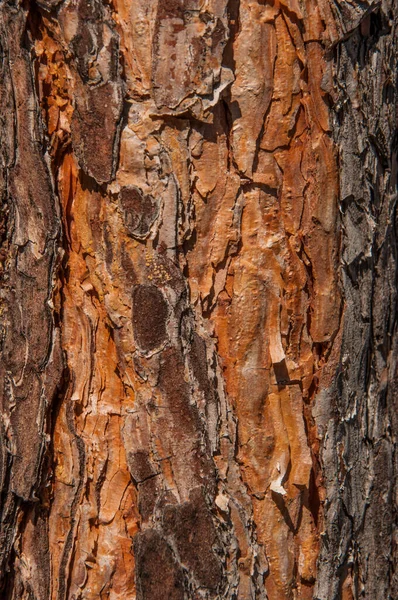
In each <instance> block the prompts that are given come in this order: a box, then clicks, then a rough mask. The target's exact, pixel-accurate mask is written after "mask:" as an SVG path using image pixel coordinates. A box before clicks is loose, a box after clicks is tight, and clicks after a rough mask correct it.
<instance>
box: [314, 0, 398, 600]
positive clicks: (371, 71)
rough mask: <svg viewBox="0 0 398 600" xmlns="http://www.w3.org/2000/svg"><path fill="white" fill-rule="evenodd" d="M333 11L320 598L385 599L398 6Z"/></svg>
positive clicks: (391, 559) (391, 519)
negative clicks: (331, 272)
mask: <svg viewBox="0 0 398 600" xmlns="http://www.w3.org/2000/svg"><path fill="white" fill-rule="evenodd" d="M337 7H338V9H339V13H340V16H341V36H342V38H343V39H341V40H338V41H336V46H335V48H334V50H333V54H334V61H335V65H336V75H335V85H336V89H337V91H338V97H337V102H336V105H335V108H334V111H335V117H334V136H335V140H336V143H337V146H338V149H339V162H340V213H341V221H342V240H343V247H342V257H341V259H342V271H341V273H342V285H343V289H344V296H345V311H344V326H343V339H342V349H341V358H340V366H339V369H338V372H337V373H336V376H335V380H334V382H333V385H332V386H331V388H330V390H329V392H328V395H327V396H326V397H325V398H324V401H323V402H322V405H321V406H320V409H319V417H318V419H317V421H318V424H319V427H320V428H322V430H323V431H324V437H325V442H324V445H323V451H322V460H323V473H324V477H325V484H326V492H327V501H326V504H325V509H326V512H325V532H324V534H323V537H322V547H321V555H320V562H319V575H318V582H317V588H316V589H317V593H316V597H317V598H320V599H322V600H334V599H336V600H337V599H338V598H362V597H363V598H375V599H377V600H384V599H392V598H396V597H398V578H397V567H396V565H397V544H396V531H397V529H396V528H397V496H396V494H397V489H396V478H397V466H398V465H397V454H396V444H397V439H396V436H397V431H398V422H397V409H398V391H397V365H398V347H397V308H398V307H397V288H398V280H397V237H396V236H397V210H396V209H397V142H398V138H397V116H398V94H397V85H398V81H397V60H398V32H397V5H396V2H390V1H387V2H382V3H369V4H366V3H364V4H362V3H361V4H360V5H359V4H358V5H357V6H355V5H352V4H348V3H347V2H339V3H338V4H337ZM324 411H326V412H324ZM322 413H323V414H322ZM327 415H329V417H327Z"/></svg>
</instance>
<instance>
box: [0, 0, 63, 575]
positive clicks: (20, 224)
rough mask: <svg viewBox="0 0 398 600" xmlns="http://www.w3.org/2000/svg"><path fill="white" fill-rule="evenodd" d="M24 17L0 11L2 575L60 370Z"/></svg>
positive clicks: (41, 153) (48, 197)
mask: <svg viewBox="0 0 398 600" xmlns="http://www.w3.org/2000/svg"><path fill="white" fill-rule="evenodd" d="M26 14H27V13H26V11H25V10H24V9H23V8H22V6H20V5H19V3H2V4H1V6H0V38H1V82H0V86H1V92H0V94H1V99H2V101H1V120H0V122H1V127H2V132H1V140H2V149H1V160H2V165H1V167H2V182H1V183H2V186H1V188H2V189H1V194H2V203H3V206H5V207H6V210H7V232H6V235H5V236H4V238H3V240H2V241H3V245H4V246H5V249H6V252H7V255H6V257H4V264H3V271H2V282H1V284H2V299H1V301H2V329H3V336H2V346H1V383H0V386H1V387H0V393H1V417H2V427H1V430H2V436H1V440H0V443H1V488H2V496H1V523H2V525H1V547H0V556H1V568H2V574H3V576H4V569H5V568H6V566H7V560H8V557H9V553H10V550H11V547H12V544H13V542H14V539H15V537H16V535H17V533H18V527H17V524H16V520H15V519H16V517H17V515H18V507H19V506H20V505H21V503H25V502H29V501H37V500H38V497H37V495H36V492H37V489H38V487H39V485H40V484H41V482H42V478H41V472H40V467H41V462H42V458H43V454H44V452H45V450H46V448H47V447H48V444H49V437H48V435H49V432H50V422H49V414H50V410H51V405H52V402H53V399H54V396H55V393H56V390H57V386H59V384H60V380H61V373H62V359H61V354H60V343H59V331H57V329H56V328H55V327H54V322H53V317H52V310H51V303H52V294H53V286H54V280H53V278H54V276H55V272H56V263H57V259H58V244H59V236H60V223H59V209H58V206H57V201H56V198H55V195H54V192H53V186H52V180H51V176H50V173H49V169H48V163H47V160H46V155H45V148H44V146H43V132H42V123H41V118H40V111H39V106H38V102H37V98H36V93H35V88H34V82H33V72H32V62H31V57H30V49H29V48H30V42H29V38H28V34H27V31H26ZM47 477H48V474H46V473H45V474H44V479H46V478H47ZM39 520H40V517H39Z"/></svg>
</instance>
